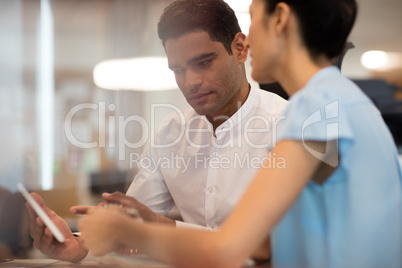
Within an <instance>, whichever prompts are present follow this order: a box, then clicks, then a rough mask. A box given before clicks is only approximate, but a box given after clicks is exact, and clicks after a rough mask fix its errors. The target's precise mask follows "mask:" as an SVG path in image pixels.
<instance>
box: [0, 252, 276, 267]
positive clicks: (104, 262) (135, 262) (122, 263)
mask: <svg viewBox="0 0 402 268" xmlns="http://www.w3.org/2000/svg"><path fill="white" fill-rule="evenodd" d="M0 267H20V268H31V267H32V268H33V267H35V268H51V267H59V268H61V267H67V268H71V267H103V268H130V267H136V268H151V267H153V268H172V266H170V265H167V264H163V263H160V262H157V261H155V260H152V259H150V258H149V257H147V256H145V255H136V256H127V257H126V256H121V255H115V254H110V255H108V256H105V257H102V258H97V259H94V260H84V261H82V262H80V263H71V262H66V261H58V260H53V259H15V260H0ZM243 267H256V266H255V265H253V264H252V263H248V264H246V265H245V266H243ZM258 267H266V268H269V267H270V265H269V264H266V265H260V266H258Z"/></svg>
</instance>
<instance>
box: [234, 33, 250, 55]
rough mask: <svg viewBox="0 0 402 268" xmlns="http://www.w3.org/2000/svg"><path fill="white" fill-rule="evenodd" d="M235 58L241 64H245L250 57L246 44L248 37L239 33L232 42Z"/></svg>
mask: <svg viewBox="0 0 402 268" xmlns="http://www.w3.org/2000/svg"><path fill="white" fill-rule="evenodd" d="M232 52H233V56H235V58H236V59H238V60H239V61H240V62H245V61H246V60H247V55H248V45H247V43H246V35H245V34H244V33H240V32H239V33H237V34H236V35H235V37H234V38H233V41H232Z"/></svg>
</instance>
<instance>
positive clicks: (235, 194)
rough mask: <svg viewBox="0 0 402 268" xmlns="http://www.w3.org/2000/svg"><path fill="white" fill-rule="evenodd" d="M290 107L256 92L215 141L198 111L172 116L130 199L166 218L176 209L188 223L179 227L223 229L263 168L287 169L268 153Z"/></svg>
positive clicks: (146, 155) (145, 158) (148, 153)
mask: <svg viewBox="0 0 402 268" xmlns="http://www.w3.org/2000/svg"><path fill="white" fill-rule="evenodd" d="M286 105H287V101H286V100H284V99H282V98H281V97H279V96H278V95H276V94H273V93H270V92H266V91H263V90H260V89H256V88H251V90H250V93H249V96H248V98H247V100H246V102H245V103H244V104H243V105H242V106H241V108H240V109H239V110H238V111H237V112H236V113H235V114H234V115H233V116H232V117H230V118H229V119H228V120H226V121H225V122H224V123H222V124H221V125H220V126H219V127H218V128H217V129H216V131H215V135H214V133H213V128H212V125H211V123H210V122H208V120H207V119H206V117H205V116H200V115H198V114H197V113H196V112H195V111H194V110H193V109H187V110H184V111H182V113H174V114H171V115H169V116H168V117H167V118H166V119H165V120H163V122H162V123H161V126H160V127H159V128H158V131H156V132H155V133H154V134H153V138H154V139H151V140H150V142H149V143H148V144H147V146H146V149H145V150H144V152H143V154H142V156H141V159H139V160H138V161H137V165H138V167H139V172H138V173H137V175H136V176H135V178H134V181H133V183H132V184H131V186H130V187H129V189H128V191H127V195H129V196H133V197H135V198H136V199H137V200H138V201H139V202H141V203H143V204H145V205H146V206H148V207H149V208H150V209H152V210H153V211H155V212H156V213H158V214H161V215H166V214H167V213H168V212H169V211H170V209H171V208H172V207H173V206H174V205H176V206H177V208H178V210H179V211H180V214H181V216H182V218H183V220H184V223H183V222H179V221H177V222H176V226H178V227H185V226H188V227H190V226H191V225H199V226H204V227H207V228H208V229H215V228H217V227H219V226H220V225H221V224H222V223H223V221H224V219H225V218H226V217H227V216H228V214H229V213H230V212H231V211H232V209H233V207H234V206H235V205H236V203H237V202H238V201H239V199H240V197H241V196H242V194H243V193H244V191H245V190H246V188H247V186H248V185H249V183H250V182H251V180H252V179H253V177H254V175H255V174H256V172H257V171H258V170H259V168H261V166H262V165H263V164H265V166H267V165H269V166H275V165H278V164H279V165H281V164H283V163H278V161H277V159H276V158H275V157H274V156H272V155H270V154H268V152H269V150H270V148H272V146H273V145H274V144H275V143H276V140H275V139H276V134H275V129H276V125H277V124H278V123H279V122H280V121H281V120H282V119H283V115H282V114H283V112H284V109H285V107H286ZM279 161H280V160H279Z"/></svg>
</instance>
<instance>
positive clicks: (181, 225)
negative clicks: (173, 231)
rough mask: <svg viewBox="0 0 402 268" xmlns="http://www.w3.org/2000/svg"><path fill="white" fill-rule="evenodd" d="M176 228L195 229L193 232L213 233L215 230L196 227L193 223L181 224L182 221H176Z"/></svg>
mask: <svg viewBox="0 0 402 268" xmlns="http://www.w3.org/2000/svg"><path fill="white" fill-rule="evenodd" d="M176 227H177V228H187V229H195V230H204V231H215V229H212V228H210V227H206V226H202V225H197V224H193V223H188V222H183V221H176Z"/></svg>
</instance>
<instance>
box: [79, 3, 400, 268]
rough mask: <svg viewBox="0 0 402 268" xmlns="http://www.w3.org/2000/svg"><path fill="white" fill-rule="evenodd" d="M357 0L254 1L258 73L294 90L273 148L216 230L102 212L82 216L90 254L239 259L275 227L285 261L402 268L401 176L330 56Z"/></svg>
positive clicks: (198, 263)
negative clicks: (270, 160) (271, 161)
mask: <svg viewBox="0 0 402 268" xmlns="http://www.w3.org/2000/svg"><path fill="white" fill-rule="evenodd" d="M356 10H357V7H356V3H355V1H354V0H303V1H295V0H283V1H275V0H253V2H252V4H251V6H250V14H251V26H250V31H249V38H248V39H249V46H250V50H251V56H252V57H253V60H252V67H253V71H252V76H253V78H254V79H255V80H257V81H258V82H260V83H268V82H273V81H278V82H279V83H280V84H281V85H282V87H283V88H284V89H285V90H286V92H287V93H288V94H289V95H290V96H291V99H290V103H289V107H288V109H287V112H286V119H285V120H283V124H282V125H281V126H280V128H279V130H278V133H277V137H278V143H277V146H276V147H275V148H274V149H273V150H272V152H271V154H272V155H273V156H275V157H277V158H279V157H281V158H282V159H285V161H286V166H285V167H284V168H275V167H274V168H270V169H268V168H263V169H261V170H260V172H259V173H258V175H257V176H256V178H255V179H254V181H253V183H252V184H251V186H250V188H249V189H248V190H247V192H246V194H245V195H244V197H243V199H242V200H241V201H240V203H239V205H238V206H237V208H236V209H235V210H234V211H233V213H232V214H231V216H230V217H229V218H228V220H227V221H226V222H225V224H224V225H223V226H222V228H221V229H220V231H218V232H214V233H204V232H197V231H194V230H183V229H181V230H179V229H173V228H168V227H165V226H158V225H156V224H144V223H140V222H136V221H135V220H133V219H132V218H130V217H128V216H127V215H125V213H124V212H123V211H122V210H121V209H110V208H108V209H103V208H96V209H93V210H92V211H91V212H90V213H89V215H88V216H87V217H85V218H84V219H82V220H81V221H80V222H79V227H80V229H81V231H82V236H83V238H84V239H85V241H86V244H87V246H88V247H89V249H90V251H91V252H92V253H93V254H95V255H103V254H105V253H107V252H110V251H113V250H116V249H118V248H120V247H126V248H138V249H139V250H141V251H142V252H145V253H148V254H149V255H151V256H153V257H155V258H157V259H159V260H161V261H164V262H167V263H171V264H173V265H175V266H179V267H238V266H241V265H242V263H243V262H244V260H245V259H246V258H247V256H249V254H250V253H251V252H252V251H253V250H254V249H255V248H256V247H257V246H258V245H259V244H260V243H261V242H262V241H263V240H264V238H266V237H267V236H268V235H269V234H270V235H271V237H272V256H273V266H274V267H402V257H401V256H402V254H401V252H402V230H401V220H402V206H401V181H402V175H401V171H400V167H399V163H398V158H397V153H396V149H395V145H394V143H393V140H392V137H391V135H390V133H389V131H388V130H387V128H386V126H385V124H384V122H383V121H382V119H381V115H380V113H379V112H378V110H376V109H375V107H374V106H373V104H372V103H371V102H370V100H369V99H368V98H367V97H366V96H365V95H364V94H363V93H362V92H361V91H360V90H359V89H358V88H357V87H356V86H355V85H354V84H353V83H352V82H351V81H349V80H348V79H346V78H345V77H343V76H342V75H341V74H340V72H339V70H338V69H337V68H336V67H333V66H331V62H332V61H333V59H334V58H335V57H337V56H338V55H339V54H340V53H341V52H342V49H343V46H344V44H345V42H346V39H347V37H348V35H349V33H350V30H351V28H352V26H353V23H354V20H355V16H356Z"/></svg>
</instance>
